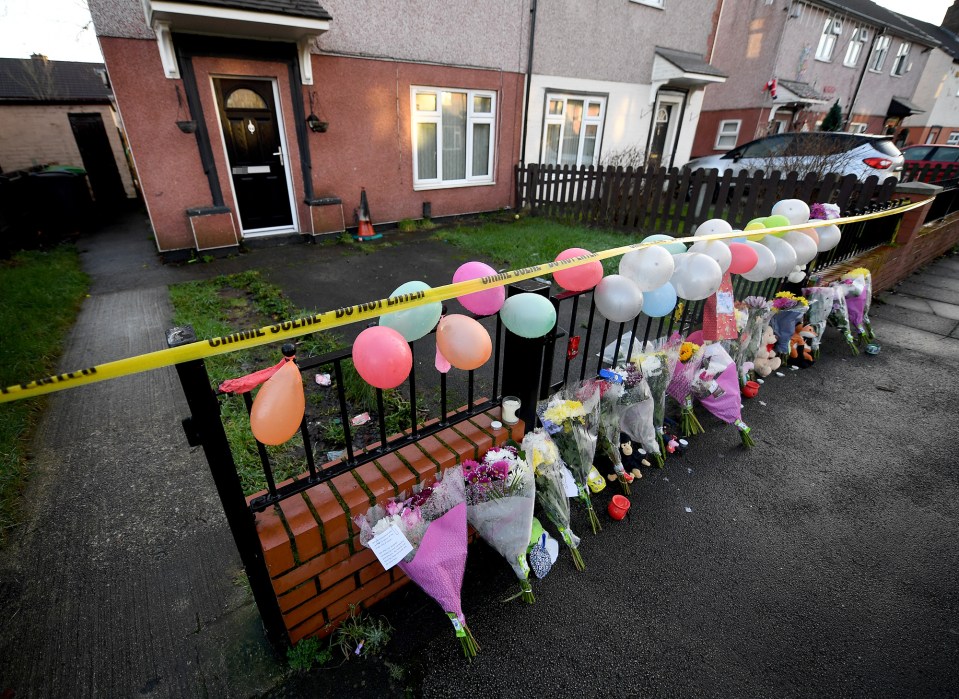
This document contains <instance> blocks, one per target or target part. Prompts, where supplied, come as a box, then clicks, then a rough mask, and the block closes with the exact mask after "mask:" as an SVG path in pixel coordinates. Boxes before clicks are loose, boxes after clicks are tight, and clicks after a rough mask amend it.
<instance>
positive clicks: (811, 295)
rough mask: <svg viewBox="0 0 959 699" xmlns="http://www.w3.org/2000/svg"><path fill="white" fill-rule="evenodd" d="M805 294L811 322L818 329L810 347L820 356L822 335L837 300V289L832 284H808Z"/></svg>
mask: <svg viewBox="0 0 959 699" xmlns="http://www.w3.org/2000/svg"><path fill="white" fill-rule="evenodd" d="M803 295H804V296H805V297H806V300H808V301H809V319H808V320H809V324H810V325H811V326H812V328H813V330H815V331H816V337H814V338H812V340H811V341H810V342H809V348H810V349H811V350H812V351H813V354H814V355H815V356H817V357H818V356H819V347H820V345H821V344H822V336H823V333H824V332H825V331H826V321H827V320H828V318H829V314H830V313H832V308H833V304H834V303H835V301H836V289H835V288H834V287H831V286H808V287H806V288H805V289H803Z"/></svg>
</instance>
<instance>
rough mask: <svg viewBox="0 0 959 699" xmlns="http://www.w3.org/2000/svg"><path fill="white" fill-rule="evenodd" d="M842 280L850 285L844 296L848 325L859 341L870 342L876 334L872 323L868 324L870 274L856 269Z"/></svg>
mask: <svg viewBox="0 0 959 699" xmlns="http://www.w3.org/2000/svg"><path fill="white" fill-rule="evenodd" d="M842 278H843V281H844V282H845V281H848V282H849V285H850V291H849V292H848V293H847V294H846V307H847V308H848V309H849V324H850V325H851V326H852V327H853V328H854V329H855V331H856V332H857V333H858V334H859V337H860V339H862V340H864V341H866V342H872V341H873V340H875V339H876V334H875V333H874V332H873V331H872V323H871V322H869V307H870V306H871V305H872V273H870V271H869V270H868V269H866V268H865V267H857V268H856V269H853V270H850V271H848V272H846V273H845V274H844V275H842ZM856 292H858V293H856Z"/></svg>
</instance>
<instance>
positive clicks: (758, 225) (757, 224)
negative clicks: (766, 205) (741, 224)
mask: <svg viewBox="0 0 959 699" xmlns="http://www.w3.org/2000/svg"><path fill="white" fill-rule="evenodd" d="M764 228H766V224H765V223H762V222H761V221H750V222H749V223H747V224H746V230H747V231H758V230H763V229H764ZM763 235H765V234H762V235H759V236H755V235H753V236H746V239H747V240H762V237H763Z"/></svg>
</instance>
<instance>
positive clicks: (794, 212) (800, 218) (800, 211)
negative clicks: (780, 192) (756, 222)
mask: <svg viewBox="0 0 959 699" xmlns="http://www.w3.org/2000/svg"><path fill="white" fill-rule="evenodd" d="M772 215H773V216H785V217H786V218H788V219H789V222H790V223H791V224H793V225H795V224H798V223H805V222H806V221H808V220H809V205H808V204H807V203H806V202H804V201H803V200H802V199H783V200H782V201H777V202H776V203H775V204H773V210H772Z"/></svg>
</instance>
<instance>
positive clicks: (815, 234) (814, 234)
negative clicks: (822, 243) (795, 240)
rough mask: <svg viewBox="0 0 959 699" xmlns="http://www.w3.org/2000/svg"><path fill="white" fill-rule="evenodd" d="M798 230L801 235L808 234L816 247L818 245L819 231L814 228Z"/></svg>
mask: <svg viewBox="0 0 959 699" xmlns="http://www.w3.org/2000/svg"><path fill="white" fill-rule="evenodd" d="M799 232H800V233H802V234H803V235H808V236H809V237H810V238H812V242H814V243H815V244H816V247H817V248H818V247H819V233H818V232H817V231H816V229H815V228H800V229H799Z"/></svg>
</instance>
